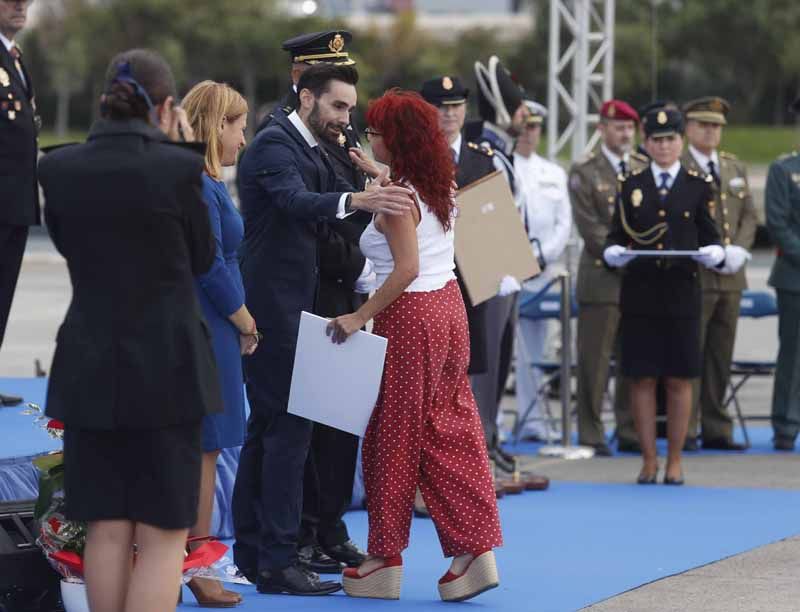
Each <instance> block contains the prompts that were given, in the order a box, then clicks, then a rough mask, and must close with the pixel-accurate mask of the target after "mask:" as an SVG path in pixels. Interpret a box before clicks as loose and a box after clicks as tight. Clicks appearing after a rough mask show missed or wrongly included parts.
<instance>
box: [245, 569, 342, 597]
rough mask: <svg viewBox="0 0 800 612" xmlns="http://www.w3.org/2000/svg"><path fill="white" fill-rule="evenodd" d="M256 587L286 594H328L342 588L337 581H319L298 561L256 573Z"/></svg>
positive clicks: (263, 591) (259, 590)
mask: <svg viewBox="0 0 800 612" xmlns="http://www.w3.org/2000/svg"><path fill="white" fill-rule="evenodd" d="M256 589H258V592H259V593H286V594H287V595H330V594H331V593H336V592H337V591H340V590H341V589H342V585H341V584H339V583H338V582H333V581H325V582H321V581H320V579H319V576H317V575H316V574H315V573H314V572H312V571H309V570H307V569H305V568H304V567H303V566H302V565H300V564H299V563H295V564H294V565H290V566H288V567H282V568H280V569H275V570H263V571H261V572H259V573H258V580H257V581H256Z"/></svg>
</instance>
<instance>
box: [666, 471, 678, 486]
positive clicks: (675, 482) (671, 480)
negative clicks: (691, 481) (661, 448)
mask: <svg viewBox="0 0 800 612" xmlns="http://www.w3.org/2000/svg"><path fill="white" fill-rule="evenodd" d="M664 484H665V485H673V486H677V487H679V486H681V485H682V484H683V475H681V476H678V477H677V478H672V477H671V476H667V475H666V474H664Z"/></svg>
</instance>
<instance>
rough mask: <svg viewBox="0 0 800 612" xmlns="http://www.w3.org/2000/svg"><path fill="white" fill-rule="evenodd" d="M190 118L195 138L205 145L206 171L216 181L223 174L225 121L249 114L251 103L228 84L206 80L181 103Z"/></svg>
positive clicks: (190, 91) (196, 86)
mask: <svg viewBox="0 0 800 612" xmlns="http://www.w3.org/2000/svg"><path fill="white" fill-rule="evenodd" d="M181 106H183V108H184V110H185V111H186V114H187V115H188V119H189V124H190V125H191V126H192V129H193V130H194V135H195V138H196V139H197V140H198V141H201V142H205V143H206V144H207V148H206V172H207V173H208V174H209V175H210V176H212V177H213V178H215V179H218V178H219V177H220V175H221V174H222V141H221V140H220V129H219V128H220V126H221V125H222V122H223V120H224V121H227V122H228V123H232V122H233V121H236V120H237V119H238V118H239V117H241V116H242V115H244V114H245V113H246V112H247V101H246V100H245V99H244V98H243V97H242V95H241V94H240V93H239V92H238V91H236V90H235V89H233V88H232V87H231V86H230V85H226V84H225V83H216V82H215V81H203V82H201V83H198V84H197V85H195V86H194V87H192V89H191V90H189V93H187V94H186V96H185V97H184V98H183V102H182V104H181Z"/></svg>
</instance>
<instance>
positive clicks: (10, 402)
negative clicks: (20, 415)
mask: <svg viewBox="0 0 800 612" xmlns="http://www.w3.org/2000/svg"><path fill="white" fill-rule="evenodd" d="M21 403H22V398H21V397H17V396H16V395H4V394H2V393H0V406H19V405H20V404H21Z"/></svg>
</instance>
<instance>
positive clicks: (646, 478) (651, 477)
mask: <svg viewBox="0 0 800 612" xmlns="http://www.w3.org/2000/svg"><path fill="white" fill-rule="evenodd" d="M657 478H658V472H653V473H652V474H644V473H642V474H639V477H638V478H637V479H636V484H640V485H654V484H656V480H657Z"/></svg>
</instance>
